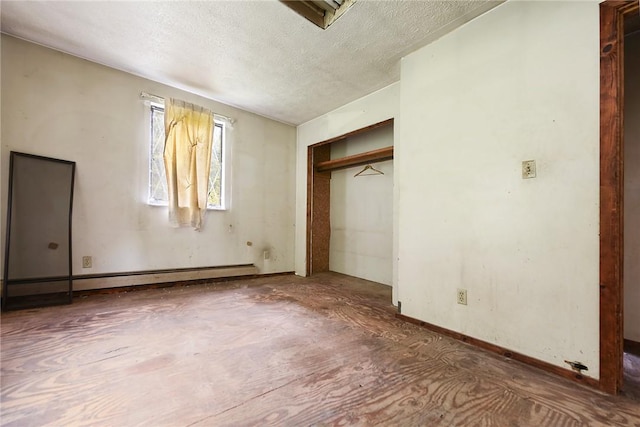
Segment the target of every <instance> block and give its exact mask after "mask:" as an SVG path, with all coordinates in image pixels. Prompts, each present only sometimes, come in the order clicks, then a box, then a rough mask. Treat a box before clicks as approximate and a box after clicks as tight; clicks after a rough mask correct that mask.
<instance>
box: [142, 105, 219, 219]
mask: <svg viewBox="0 0 640 427" xmlns="http://www.w3.org/2000/svg"><path fill="white" fill-rule="evenodd" d="M154 110H159V111H162V112H163V114H164V110H165V108H164V105H163V104H161V103H156V102H150V103H149V104H148V108H147V115H148V125H149V127H148V129H149V135H148V146H147V150H146V151H147V155H148V156H149V157H148V159H149V161H148V164H147V173H148V179H147V188H146V204H147V205H149V206H159V207H163V206H164V207H166V206H168V205H169V201H168V200H160V199H156V198H153V197H152V191H151V186H152V184H153V181H154V180H153V171H152V167H153V142H154V141H153V136H154V135H153V124H154ZM213 125H214V133H215V128H219V129H220V130H221V133H220V139H221V141H220V163H221V164H220V204H219V205H210V204H209V203H207V210H208V211H209V210H211V211H225V210H228V209H229V203H228V197H227V193H228V189H229V183H228V176H227V170H228V165H227V163H228V159H229V155H228V153H227V132H228V128H229V126H228V125H227V124H226V123H225V121H224V120H218V119H217V118H216V116H215V115H214V117H213ZM212 143H213V141H212ZM163 147H164V144H163ZM212 161H213V156H212ZM162 170H163V171H164V173H163V174H162V176H163V178H164V180H165V183H166V179H167V178H166V171H165V169H164V163H163V165H162ZM209 191H210V189H209Z"/></svg>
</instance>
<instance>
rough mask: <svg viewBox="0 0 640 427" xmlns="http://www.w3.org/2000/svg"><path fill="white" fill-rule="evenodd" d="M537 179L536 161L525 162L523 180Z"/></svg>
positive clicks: (523, 163)
mask: <svg viewBox="0 0 640 427" xmlns="http://www.w3.org/2000/svg"><path fill="white" fill-rule="evenodd" d="M535 177H536V161H535V160H525V161H524V162H522V179H529V178H535Z"/></svg>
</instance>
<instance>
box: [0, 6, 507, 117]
mask: <svg viewBox="0 0 640 427" xmlns="http://www.w3.org/2000/svg"><path fill="white" fill-rule="evenodd" d="M499 3H500V2H495V1H484V0H477V1H420V0H413V1H409V0H406V1H371V0H358V1H357V2H356V3H355V4H354V5H353V7H352V8H351V9H350V10H349V11H347V13H345V14H344V15H343V16H342V17H341V18H340V19H338V20H337V21H336V22H335V23H334V24H333V25H331V26H330V27H329V28H328V29H327V30H321V29H320V28H318V27H316V26H315V25H313V24H311V23H310V22H308V21H307V20H305V19H303V18H302V17H300V16H298V15H297V14H296V13H295V12H293V11H292V10H290V9H288V8H287V7H285V6H284V5H283V4H281V3H280V2H278V1H275V0H262V1H201V2H195V1H169V2H158V1H98V2H96V1H88V2H78V1H41V2H36V1H9V0H2V4H1V15H2V17H1V30H2V32H3V33H6V34H10V35H13V36H16V37H20V38H23V39H26V40H29V41H33V42H36V43H39V44H42V45H44V46H48V47H51V48H53V49H57V50H60V51H63V52H67V53H70V54H72V55H76V56H79V57H82V58H86V59H89V60H91V61H94V62H98V63H101V64H105V65H108V66H110V67H114V68H117V69H120V70H124V71H127V72H130V73H133V74H136V75H139V76H142V77H146V78H148V79H151V80H155V81H158V82H161V83H165V84H168V85H171V86H174V87H178V88H180V89H184V90H187V91H189V92H193V93H196V94H199V95H202V96H205V97H207V98H211V99H214V100H217V101H220V102H223V103H225V104H229V105H233V106H236V107H239V108H242V109H244V110H247V111H252V112H255V113H258V114H261V115H263V116H266V117H270V118H273V119H276V120H279V121H282V122H285V123H290V124H294V125H297V124H300V123H303V122H305V121H308V120H310V119H313V118H315V117H317V116H320V115H322V114H324V113H327V112H329V111H331V110H333V109H335V108H337V107H339V106H341V105H344V104H346V103H348V102H350V101H353V100H355V99H358V98H360V97H362V96H364V95H367V94H369V93H371V92H373V91H375V90H378V89H381V88H383V87H385V86H387V85H389V84H391V83H393V82H396V81H398V79H399V78H400V63H399V60H400V58H401V57H403V56H405V55H406V54H408V53H410V52H412V51H414V50H416V49H418V48H420V47H422V46H424V45H426V44H428V43H429V42H431V41H433V40H435V39H436V38H438V37H440V36H442V35H443V34H446V33H447V32H449V31H451V30H453V29H454V28H456V27H458V26H460V25H462V24H463V23H465V22H467V21H469V20H470V19H472V18H474V17H476V16H478V15H480V14H481V13H484V12H485V11H487V10H489V9H490V8H492V7H494V6H496V5H498V4H499Z"/></svg>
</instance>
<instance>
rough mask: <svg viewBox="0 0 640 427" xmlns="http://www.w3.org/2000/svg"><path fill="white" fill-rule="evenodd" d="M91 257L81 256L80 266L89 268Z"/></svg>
mask: <svg viewBox="0 0 640 427" xmlns="http://www.w3.org/2000/svg"><path fill="white" fill-rule="evenodd" d="M91 261H92V260H91V257H90V256H83V257H82V268H91V264H92V262H91Z"/></svg>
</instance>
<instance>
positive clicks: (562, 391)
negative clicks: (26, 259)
mask: <svg viewBox="0 0 640 427" xmlns="http://www.w3.org/2000/svg"><path fill="white" fill-rule="evenodd" d="M390 297H391V295H390V288H388V287H385V286H382V285H377V284H374V283H371V282H367V281H363V280H359V279H354V278H350V277H346V276H342V275H337V274H323V275H319V276H316V277H314V278H309V279H303V278H298V277H295V276H280V277H274V278H261V279H254V280H243V281H234V282H226V283H217V284H209V285H196V286H189V287H181V288H170V289H154V290H145V291H137V292H129V293H121V294H111V295H91V296H88V297H85V298H77V299H75V300H74V304H73V305H71V306H61V307H49V308H42V309H35V310H28V311H21V312H10V313H3V314H2V325H1V338H2V349H1V363H2V373H1V380H2V388H1V423H2V425H4V426H43V425H55V426H83V425H94V426H134V425H136V426H137V425H147V426H185V427H186V426H244V425H260V426H262V425H278V426H306V425H363V426H372V425H383V426H387V425H388V426H392V425H400V426H475V425H481V426H618V425H619V426H623V425H624V426H640V402H639V401H637V400H632V399H630V398H628V397H611V396H606V395H603V394H599V393H597V392H594V391H592V390H589V389H586V388H584V387H582V386H580V385H577V384H574V383H572V382H569V381H566V380H563V379H561V378H557V377H554V376H551V375H548V374H545V373H543V372H541V371H538V370H535V369H533V368H529V367H527V366H524V365H521V364H519V363H517V362H514V361H510V360H507V359H503V358H501V357H498V356H495V355H493V354H490V353H486V352H484V351H482V350H478V349H476V348H474V347H470V346H468V345H466V344H463V343H460V342H457V341H454V340H452V339H449V338H446V337H442V336H439V335H437V334H434V333H431V332H429V331H427V330H425V329H422V328H419V327H417V326H414V325H411V324H408V323H404V322H402V321H400V320H397V319H396V318H395V317H394V313H395V309H394V308H393V306H392V305H391V304H390Z"/></svg>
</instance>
